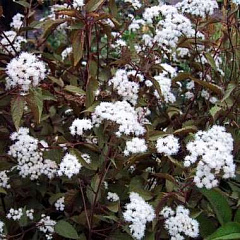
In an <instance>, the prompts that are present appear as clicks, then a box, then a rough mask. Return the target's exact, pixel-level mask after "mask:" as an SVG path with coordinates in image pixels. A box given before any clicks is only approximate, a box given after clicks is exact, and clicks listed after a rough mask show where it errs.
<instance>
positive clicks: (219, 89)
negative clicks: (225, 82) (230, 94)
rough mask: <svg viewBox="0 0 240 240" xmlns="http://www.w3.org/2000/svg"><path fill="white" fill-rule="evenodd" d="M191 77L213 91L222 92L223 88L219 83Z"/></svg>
mask: <svg viewBox="0 0 240 240" xmlns="http://www.w3.org/2000/svg"><path fill="white" fill-rule="evenodd" d="M191 79H192V80H193V81H194V82H196V83H198V84H199V85H201V86H203V87H205V88H207V89H209V90H211V91H212V92H214V93H216V94H222V89H221V88H220V87H218V86H217V85H215V84H213V83H209V82H207V81H202V80H199V79H197V78H194V77H191Z"/></svg>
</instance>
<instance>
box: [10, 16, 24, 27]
mask: <svg viewBox="0 0 240 240" xmlns="http://www.w3.org/2000/svg"><path fill="white" fill-rule="evenodd" d="M23 20H24V16H23V15H22V14H20V13H17V14H16V15H15V16H13V18H12V22H11V23H10V27H12V28H14V29H16V30H19V29H20V28H21V27H23Z"/></svg>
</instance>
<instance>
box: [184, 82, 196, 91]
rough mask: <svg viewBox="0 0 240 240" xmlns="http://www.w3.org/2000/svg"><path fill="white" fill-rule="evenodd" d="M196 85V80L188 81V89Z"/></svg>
mask: <svg viewBox="0 0 240 240" xmlns="http://www.w3.org/2000/svg"><path fill="white" fill-rule="evenodd" d="M194 87H195V83H194V81H190V82H188V83H187V85H186V88H187V90H191V89H194Z"/></svg>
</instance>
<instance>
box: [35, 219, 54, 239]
mask: <svg viewBox="0 0 240 240" xmlns="http://www.w3.org/2000/svg"><path fill="white" fill-rule="evenodd" d="M41 217H42V219H41V220H40V221H39V222H38V229H39V230H40V231H41V232H43V233H45V237H46V238H47V239H48V240H50V239H52V235H53V233H54V226H55V225H56V223H57V222H56V221H54V220H52V219H51V218H50V217H49V216H46V215H44V214H42V216H41Z"/></svg>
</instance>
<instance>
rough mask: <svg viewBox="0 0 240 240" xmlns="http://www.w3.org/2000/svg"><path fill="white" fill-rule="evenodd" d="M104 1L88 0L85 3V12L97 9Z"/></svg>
mask: <svg viewBox="0 0 240 240" xmlns="http://www.w3.org/2000/svg"><path fill="white" fill-rule="evenodd" d="M103 2H104V0H90V1H89V2H88V3H87V4H86V11H87V12H94V11H96V10H97V9H98V7H99V6H100V5H101V4H102V3H103Z"/></svg>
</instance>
